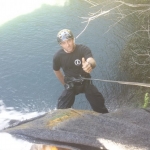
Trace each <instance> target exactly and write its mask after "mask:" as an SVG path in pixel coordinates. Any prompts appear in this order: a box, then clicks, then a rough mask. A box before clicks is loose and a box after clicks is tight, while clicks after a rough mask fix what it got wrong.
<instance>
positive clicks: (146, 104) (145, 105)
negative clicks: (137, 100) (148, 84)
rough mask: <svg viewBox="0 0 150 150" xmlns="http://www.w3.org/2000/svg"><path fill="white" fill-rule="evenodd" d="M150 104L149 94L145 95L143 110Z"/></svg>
mask: <svg viewBox="0 0 150 150" xmlns="http://www.w3.org/2000/svg"><path fill="white" fill-rule="evenodd" d="M149 104H150V97H149V93H145V97H144V105H143V108H147V107H148V106H149Z"/></svg>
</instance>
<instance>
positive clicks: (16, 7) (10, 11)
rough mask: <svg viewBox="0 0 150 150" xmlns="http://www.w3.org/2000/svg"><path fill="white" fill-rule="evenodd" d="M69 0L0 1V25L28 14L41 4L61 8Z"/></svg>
mask: <svg viewBox="0 0 150 150" xmlns="http://www.w3.org/2000/svg"><path fill="white" fill-rule="evenodd" d="M68 3H69V0H0V25H2V24H4V23H6V22H7V21H9V20H12V19H13V18H16V17H18V16H20V15H23V14H28V13H30V12H32V11H34V10H35V9H37V8H40V7H41V5H42V4H48V5H53V6H59V7H63V6H64V5H66V4H68Z"/></svg>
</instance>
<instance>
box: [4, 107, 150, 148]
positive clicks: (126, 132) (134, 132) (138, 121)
mask: <svg viewBox="0 0 150 150" xmlns="http://www.w3.org/2000/svg"><path fill="white" fill-rule="evenodd" d="M3 132H8V133H10V134H12V135H14V136H17V137H18V138H23V139H26V140H28V141H30V142H35V143H42V144H55V145H59V146H60V145H61V146H64V147H67V148H69V147H70V149H83V150H88V149H89V150H98V149H108V150H150V110H149V109H135V108H123V109H119V110H117V111H115V112H112V113H107V114H99V113H96V112H93V111H84V110H75V109H62V110H55V111H53V112H51V113H47V114H45V115H44V116H41V117H39V118H35V119H33V120H30V121H28V120H27V121H26V122H25V121H24V122H23V123H19V124H18V125H16V126H14V127H10V128H8V129H5V130H3Z"/></svg>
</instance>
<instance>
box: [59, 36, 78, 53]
mask: <svg viewBox="0 0 150 150" xmlns="http://www.w3.org/2000/svg"><path fill="white" fill-rule="evenodd" d="M60 46H61V47H62V48H63V49H64V51H65V52H66V53H71V52H73V51H74V48H75V43H74V39H68V40H65V41H63V42H61V43H60Z"/></svg>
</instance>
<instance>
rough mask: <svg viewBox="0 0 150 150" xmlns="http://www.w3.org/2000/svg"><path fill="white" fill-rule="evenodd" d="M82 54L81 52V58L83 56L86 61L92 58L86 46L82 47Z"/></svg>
mask: <svg viewBox="0 0 150 150" xmlns="http://www.w3.org/2000/svg"><path fill="white" fill-rule="evenodd" d="M82 52H83V56H84V58H85V60H86V59H88V58H89V57H93V55H92V52H91V50H90V48H89V47H87V46H83V51H82Z"/></svg>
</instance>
